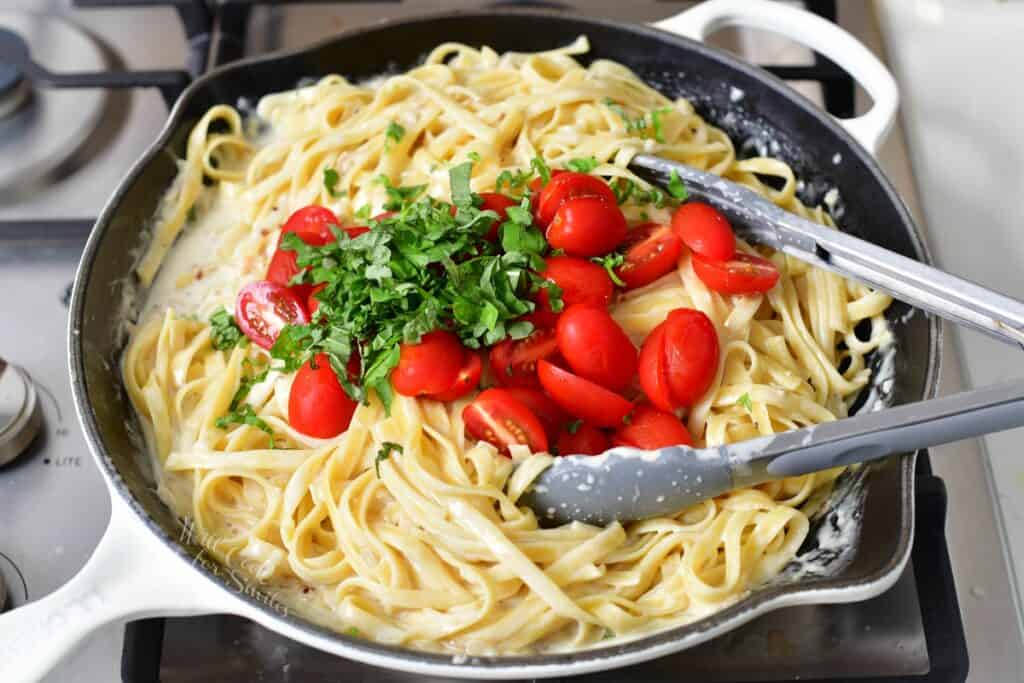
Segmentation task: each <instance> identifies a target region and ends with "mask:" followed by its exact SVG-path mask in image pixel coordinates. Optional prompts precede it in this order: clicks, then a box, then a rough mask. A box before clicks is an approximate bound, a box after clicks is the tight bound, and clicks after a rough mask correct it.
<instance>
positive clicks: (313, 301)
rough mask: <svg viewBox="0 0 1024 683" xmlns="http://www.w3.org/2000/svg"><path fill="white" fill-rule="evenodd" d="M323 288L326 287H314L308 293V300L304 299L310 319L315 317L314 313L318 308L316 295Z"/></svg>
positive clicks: (318, 303) (323, 285) (318, 301)
mask: <svg viewBox="0 0 1024 683" xmlns="http://www.w3.org/2000/svg"><path fill="white" fill-rule="evenodd" d="M325 287H327V284H326V283H322V284H319V285H314V286H313V289H311V290H310V292H309V298H307V299H306V310H307V311H309V316H310V317H311V318H315V317H316V311H317V309H318V308H320V299H318V298H316V295H317V294H319V293H320V292H322V291H323V290H324V288H325Z"/></svg>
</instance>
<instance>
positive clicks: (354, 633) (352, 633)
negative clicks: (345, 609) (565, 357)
mask: <svg viewBox="0 0 1024 683" xmlns="http://www.w3.org/2000/svg"><path fill="white" fill-rule="evenodd" d="M347 633H348V634H349V635H350V636H354V637H356V638H358V637H359V636H361V635H362V632H361V631H360V630H359V629H357V628H356V627H355V626H352V627H351V628H349V629H348V631H347Z"/></svg>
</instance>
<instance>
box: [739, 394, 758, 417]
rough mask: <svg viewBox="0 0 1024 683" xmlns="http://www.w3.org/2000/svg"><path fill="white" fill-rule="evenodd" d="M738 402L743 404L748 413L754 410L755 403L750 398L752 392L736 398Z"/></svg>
mask: <svg viewBox="0 0 1024 683" xmlns="http://www.w3.org/2000/svg"><path fill="white" fill-rule="evenodd" d="M736 403H738V404H740V405H741V406H743V409H744V410H746V411H747V412H748V413H750V412H753V410H754V403H753V401H751V400H750V394H747V393H744V394H743V395H742V396H740V397H739V398H738V399H736Z"/></svg>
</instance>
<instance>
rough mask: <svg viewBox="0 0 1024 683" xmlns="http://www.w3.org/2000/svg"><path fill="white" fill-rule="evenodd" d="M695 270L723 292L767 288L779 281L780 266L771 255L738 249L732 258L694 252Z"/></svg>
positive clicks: (709, 285)
mask: <svg viewBox="0 0 1024 683" xmlns="http://www.w3.org/2000/svg"><path fill="white" fill-rule="evenodd" d="M693 272H695V273H696V274H697V277H699V278H700V279H701V282H703V283H704V284H706V285H707V286H708V289H713V290H715V291H716V292H720V293H722V294H757V293H761V292H767V291H768V290H769V289H771V288H772V287H774V286H775V283H776V282H778V281H779V269H778V268H776V267H775V264H774V263H772V262H771V261H769V260H768V259H763V258H761V257H760V256H754V255H753V254H747V253H744V252H742V251H737V252H736V253H735V254H733V256H732V259H730V260H729V261H708V260H707V259H704V258H701V257H700V256H698V255H696V254H694V255H693Z"/></svg>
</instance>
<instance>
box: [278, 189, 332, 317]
mask: <svg viewBox="0 0 1024 683" xmlns="http://www.w3.org/2000/svg"><path fill="white" fill-rule="evenodd" d="M332 225H338V217H337V216H335V215H334V213H333V212H332V211H331V210H330V209H327V208H325V207H323V206H316V205H313V206H306V207H303V208H301V209H299V210H298V211H296V212H295V213H293V214H292V215H291V216H289V217H288V220H287V221H285V224H284V226H282V227H281V235H280V236H279V237H278V238H277V245H278V248H277V251H275V252H274V255H273V257H271V259H270V265H269V266H268V267H267V279H268V280H270V281H271V282H276V283H277V284H279V285H287V284H288V283H289V282H291V279H292V278H293V277H295V276H296V275H297V274H298V273H299V266H298V265H297V264H296V263H295V252H294V251H287V250H285V249H281V242H282V241H283V240H284V236H285V235H287V234H288V233H290V232H294V233H295V234H296V235H298V237H299V239H301V240H302V241H303V242H305V243H306V244H309V245H311V246H316V247H319V246H323V245H325V244H328V243H329V242H331V241H333V240H334V234H333V233H332V232H331V228H330V226H332ZM302 288H303V290H304V291H300V292H298V293H299V295H300V296H302V298H306V297H308V296H309V287H308V285H303V286H302Z"/></svg>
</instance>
